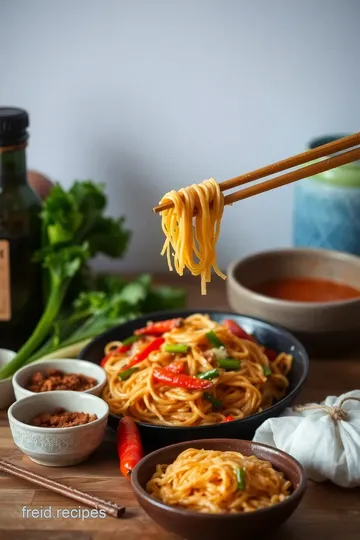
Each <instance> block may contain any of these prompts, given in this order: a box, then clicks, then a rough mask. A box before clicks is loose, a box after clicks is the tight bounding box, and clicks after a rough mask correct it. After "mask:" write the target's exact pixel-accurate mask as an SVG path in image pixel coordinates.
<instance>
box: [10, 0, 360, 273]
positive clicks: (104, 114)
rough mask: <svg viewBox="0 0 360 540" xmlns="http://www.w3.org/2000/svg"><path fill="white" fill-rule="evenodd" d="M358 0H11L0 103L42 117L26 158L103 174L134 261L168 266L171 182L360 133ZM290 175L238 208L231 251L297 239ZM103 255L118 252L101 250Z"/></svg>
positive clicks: (70, 173)
mask: <svg viewBox="0 0 360 540" xmlns="http://www.w3.org/2000/svg"><path fill="white" fill-rule="evenodd" d="M359 21H360V2H359V1H358V0H302V1H301V2H299V1H298V0H271V1H270V0H252V1H250V0H102V1H98V0H52V1H48V0H31V1H29V0H11V1H9V0H0V28H1V30H0V103H1V104H2V105H18V106H22V107H25V108H27V109H28V110H29V112H30V114H31V145H30V149H29V166H30V167H32V168H36V169H38V170H41V171H43V172H45V173H47V174H49V175H50V176H51V177H52V178H53V179H56V180H58V181H60V182H62V183H63V184H64V185H69V184H70V183H71V181H72V180H73V179H74V178H81V179H85V178H92V179H94V180H96V181H99V182H106V184H107V187H108V193H109V196H110V212H111V213H112V214H114V215H118V214H126V216H127V218H128V225H129V227H130V228H131V229H132V230H133V232H134V234H133V240H132V245H131V249H130V251H129V252H128V254H127V257H126V259H125V260H124V261H122V262H120V263H117V266H118V267H119V268H120V269H124V270H143V269H146V270H165V269H166V264H165V261H164V260H163V259H162V258H161V257H160V255H158V253H159V251H160V249H161V245H162V241H163V238H162V233H161V232H160V220H159V217H157V216H154V215H153V214H152V211H151V208H152V206H153V205H154V204H156V203H157V202H158V200H159V199H160V198H161V196H162V195H163V193H164V192H166V191H168V190H169V189H172V188H180V187H181V186H183V185H187V184H190V183H193V182H199V181H201V180H202V179H204V178H206V177H209V176H214V177H215V178H216V179H217V180H219V181H221V180H225V179H227V178H229V177H232V176H235V175H237V174H240V173H242V172H246V171H248V170H251V169H253V168H256V167H259V166H262V165H265V164H267V163H270V162H272V161H276V160H278V159H281V158H284V157H287V156H288V155H290V154H292V153H297V152H299V151H301V150H302V149H303V148H304V147H305V145H306V143H307V141H308V140H309V139H310V138H312V137H313V136H317V135H322V134H325V133H334V132H348V131H357V130H359V125H360V109H359V107H360V105H359V88H360V62H359V54H360V32H359ZM291 214H292V188H291V187H287V188H282V189H280V190H277V191H276V192H273V193H267V194H264V195H261V196H258V197H256V198H253V199H250V200H247V201H244V202H242V203H238V204H236V205H234V206H233V207H232V208H228V209H227V210H226V213H225V216H224V222H223V227H222V233H221V238H220V242H219V248H218V255H219V260H220V264H221V265H222V266H226V265H227V264H228V263H229V261H230V260H231V259H233V258H235V257H239V256H242V255H244V254H247V253H249V252H252V251H257V250H260V249H264V248H269V247H278V246H286V245H289V244H290V243H291ZM100 265H101V266H104V265H107V266H108V267H109V266H111V268H113V267H114V265H113V264H111V265H109V264H108V263H107V262H106V261H100Z"/></svg>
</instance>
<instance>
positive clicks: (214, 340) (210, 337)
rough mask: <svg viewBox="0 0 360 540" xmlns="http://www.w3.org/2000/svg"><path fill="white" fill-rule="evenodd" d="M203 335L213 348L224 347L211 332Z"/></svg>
mask: <svg viewBox="0 0 360 540" xmlns="http://www.w3.org/2000/svg"><path fill="white" fill-rule="evenodd" d="M205 335H206V337H207V339H208V341H210V343H211V345H212V346H213V347H216V348H217V349H218V348H219V347H224V344H223V342H222V341H221V340H220V339H219V338H218V337H217V335H216V334H215V332H214V331H213V330H210V332H208V333H207V334H205Z"/></svg>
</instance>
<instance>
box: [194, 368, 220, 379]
mask: <svg viewBox="0 0 360 540" xmlns="http://www.w3.org/2000/svg"><path fill="white" fill-rule="evenodd" d="M219 375H220V373H219V371H218V370H217V369H210V371H205V372H204V373H198V374H197V375H196V377H197V378H198V379H206V380H207V381H210V380H211V379H215V377H218V376H219Z"/></svg>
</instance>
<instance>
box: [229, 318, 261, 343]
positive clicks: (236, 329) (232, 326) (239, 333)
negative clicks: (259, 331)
mask: <svg viewBox="0 0 360 540" xmlns="http://www.w3.org/2000/svg"><path fill="white" fill-rule="evenodd" d="M222 324H223V325H224V326H226V328H227V329H228V330H230V332H231V333H232V334H234V336H236V337H238V338H241V339H247V340H248V341H252V342H254V343H256V340H255V339H254V338H253V337H252V336H250V334H248V333H247V332H245V330H243V329H242V328H241V326H239V325H238V324H237V323H236V322H235V321H233V320H232V319H226V320H225V321H223V322H222Z"/></svg>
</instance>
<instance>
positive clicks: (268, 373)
mask: <svg viewBox="0 0 360 540" xmlns="http://www.w3.org/2000/svg"><path fill="white" fill-rule="evenodd" d="M263 371H264V375H265V377H270V375H271V369H270V368H269V367H268V366H263Z"/></svg>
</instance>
